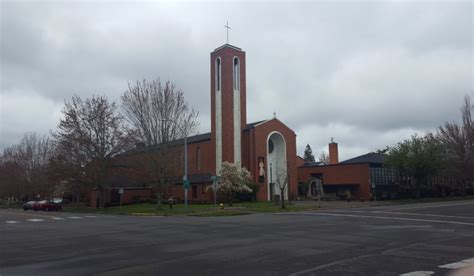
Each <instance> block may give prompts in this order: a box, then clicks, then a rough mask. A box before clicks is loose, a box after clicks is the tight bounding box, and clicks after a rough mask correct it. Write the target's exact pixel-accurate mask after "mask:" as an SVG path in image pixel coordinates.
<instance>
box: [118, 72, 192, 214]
mask: <svg viewBox="0 0 474 276" xmlns="http://www.w3.org/2000/svg"><path fill="white" fill-rule="evenodd" d="M122 111H123V114H124V117H125V118H126V119H127V121H128V122H129V123H130V124H131V125H132V127H133V128H134V130H135V131H136V132H137V133H138V138H139V139H140V140H141V141H142V142H144V143H145V144H146V147H145V148H144V150H145V154H146V159H147V162H146V163H147V164H143V166H142V167H146V168H147V169H148V172H149V173H148V175H149V180H150V182H151V183H152V185H154V187H155V188H156V191H157V208H161V196H162V194H163V192H164V190H165V188H166V187H167V186H168V185H169V184H171V183H170V182H172V181H173V179H176V173H177V172H176V165H175V164H177V163H178V162H177V160H176V159H177V158H180V156H177V154H176V151H175V150H174V151H173V150H170V147H171V145H170V143H169V142H171V141H174V140H176V139H179V138H182V137H184V136H189V135H190V134H192V133H194V132H195V131H196V129H197V125H198V122H197V117H198V112H196V111H195V110H194V109H192V108H190V107H188V104H187V102H186V101H185V99H184V93H183V91H182V90H180V89H177V88H176V87H175V85H174V84H172V83H171V82H169V81H168V82H166V83H165V84H162V83H161V82H160V80H159V79H157V80H153V81H150V82H148V81H146V80H143V81H142V82H137V83H136V84H135V85H129V87H128V90H127V91H126V92H125V93H124V94H123V95H122Z"/></svg>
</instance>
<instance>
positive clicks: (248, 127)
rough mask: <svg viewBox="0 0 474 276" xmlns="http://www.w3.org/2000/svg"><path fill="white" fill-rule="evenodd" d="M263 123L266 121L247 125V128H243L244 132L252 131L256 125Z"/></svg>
mask: <svg viewBox="0 0 474 276" xmlns="http://www.w3.org/2000/svg"><path fill="white" fill-rule="evenodd" d="M265 121H266V120H261V121H258V122H253V123H250V124H247V126H246V127H245V128H244V130H249V129H252V128H254V127H256V126H257V125H258V124H260V123H263V122H265Z"/></svg>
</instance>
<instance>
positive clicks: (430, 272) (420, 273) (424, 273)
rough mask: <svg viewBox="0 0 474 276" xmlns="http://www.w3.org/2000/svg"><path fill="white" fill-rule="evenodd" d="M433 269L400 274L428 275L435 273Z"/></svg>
mask: <svg viewBox="0 0 474 276" xmlns="http://www.w3.org/2000/svg"><path fill="white" fill-rule="evenodd" d="M433 274H434V272H433V271H413V272H408V273H403V274H398V275H399V276H426V275H433Z"/></svg>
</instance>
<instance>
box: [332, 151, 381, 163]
mask: <svg viewBox="0 0 474 276" xmlns="http://www.w3.org/2000/svg"><path fill="white" fill-rule="evenodd" d="M385 157H386V155H385V154H382V153H375V152H370V153H367V154H364V155H361V156H357V157H354V158H351V159H347V160H345V161H342V162H340V163H339V164H360V163H372V164H383V163H384V162H385Z"/></svg>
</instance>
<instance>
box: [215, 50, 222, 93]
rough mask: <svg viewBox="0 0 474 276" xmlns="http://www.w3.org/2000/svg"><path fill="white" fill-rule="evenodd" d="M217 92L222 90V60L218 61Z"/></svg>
mask: <svg viewBox="0 0 474 276" xmlns="http://www.w3.org/2000/svg"><path fill="white" fill-rule="evenodd" d="M216 90H217V91H220V90H221V58H217V59H216Z"/></svg>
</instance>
